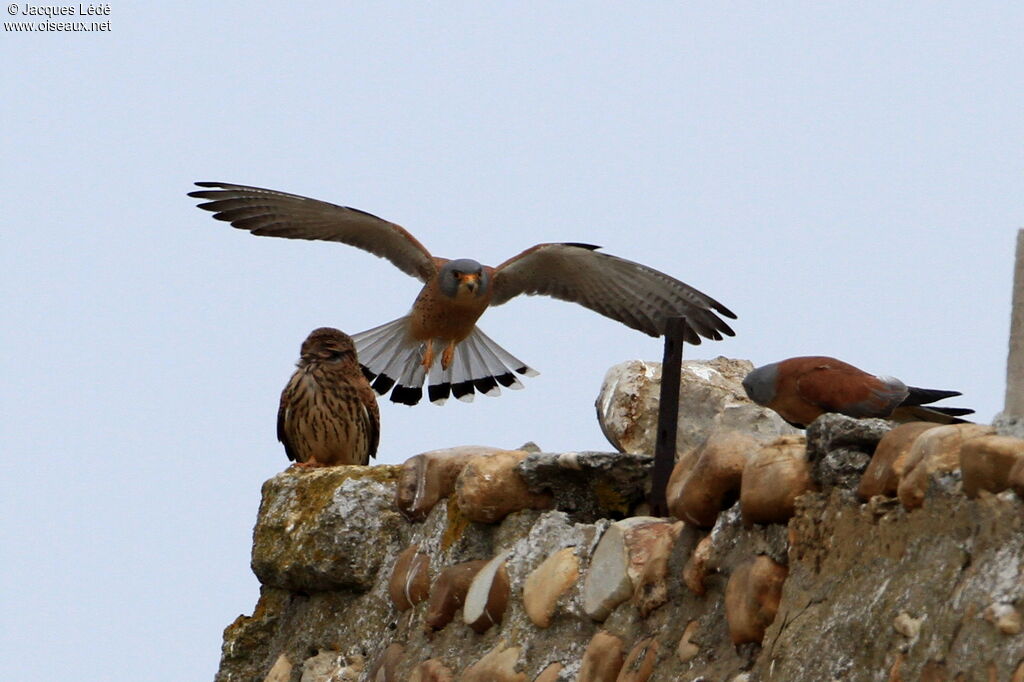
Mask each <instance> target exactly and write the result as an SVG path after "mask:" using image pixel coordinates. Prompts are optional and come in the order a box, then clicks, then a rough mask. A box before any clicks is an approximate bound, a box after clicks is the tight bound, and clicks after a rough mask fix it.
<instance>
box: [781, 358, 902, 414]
mask: <svg viewBox="0 0 1024 682" xmlns="http://www.w3.org/2000/svg"><path fill="white" fill-rule="evenodd" d="M842 365H845V363H842ZM842 365H841V366H838V367H832V366H820V367H816V368H814V369H813V370H809V371H807V372H805V373H804V374H803V375H802V376H801V377H800V379H799V380H798V381H797V384H796V385H797V391H799V393H800V396H801V397H802V398H803V399H804V400H806V401H807V402H809V403H813V404H815V405H818V406H819V407H821V408H822V409H824V410H825V411H826V412H839V413H841V414H845V415H847V416H850V417H887V416H889V414H891V413H892V411H893V410H894V409H895V408H896V406H897V405H899V404H900V402H902V401H903V399H904V398H906V397H907V387H906V386H905V385H904V384H903V382H901V381H900V380H899V379H893V378H892V377H876V376H873V375H871V374H868V373H867V372H863V371H861V370H859V369H857V368H856V367H852V366H842Z"/></svg>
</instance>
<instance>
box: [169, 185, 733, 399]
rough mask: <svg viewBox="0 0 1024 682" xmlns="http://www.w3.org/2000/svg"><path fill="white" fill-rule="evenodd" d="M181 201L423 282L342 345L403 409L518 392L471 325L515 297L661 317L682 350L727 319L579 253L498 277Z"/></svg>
mask: <svg viewBox="0 0 1024 682" xmlns="http://www.w3.org/2000/svg"><path fill="white" fill-rule="evenodd" d="M196 184H197V185H198V186H200V187H205V188H211V189H204V190H201V191H196V192H191V193H190V194H189V196H191V197H196V198H199V199H208V200H209V201H207V202H206V203H202V204H199V208H202V209H206V210H207V211H211V212H213V214H214V216H213V217H214V218H216V219H218V220H224V221H226V222H229V223H231V225H232V226H234V227H237V228H239V229H242V230H248V231H250V232H252V233H253V234H256V235H263V236H270V237H286V238H289V239H315V240H324V241H335V242H342V243H344V244H349V245H351V246H355V247H358V248H360V249H364V250H366V251H369V252H370V253H372V254H374V255H375V256H379V257H381V258H386V259H388V260H389V261H391V262H392V263H393V264H394V265H395V266H397V267H398V269H399V270H401V271H402V272H404V273H406V274H408V275H411V276H413V277H415V278H417V279H419V280H420V281H421V282H423V289H422V290H421V291H420V293H419V295H418V296H417V297H416V301H415V302H414V303H413V306H412V310H411V311H410V312H409V314H408V315H406V316H404V317H400V318H398V319H397V320H393V321H391V322H388V323H387V324H384V325H381V326H379V327H375V328H373V329H370V330H368V331H365V332H362V333H360V334H356V335H355V336H354V337H353V340H354V341H355V344H356V347H357V348H358V349H359V357H360V360H361V362H362V366H363V371H364V372H365V373H366V375H367V377H368V378H369V379H371V380H373V388H374V389H375V390H376V391H377V392H378V393H380V394H382V395H383V394H384V393H387V391H388V390H389V389H390V388H391V387H392V386H394V390H393V391H392V393H391V400H392V401H393V402H397V403H404V404H406V405H415V404H416V403H418V402H419V401H420V398H421V397H422V396H423V382H424V380H425V379H429V381H428V397H429V398H430V400H431V402H434V403H443V402H444V401H445V400H446V399H447V398H448V396H449V395H454V396H455V397H456V398H459V399H461V400H465V401H469V400H472V399H473V392H474V390H476V391H479V392H481V393H483V394H485V395H497V394H498V393H499V392H500V389H499V388H498V386H499V384H500V385H501V386H505V387H507V388H522V384H521V383H519V380H518V379H517V378H516V377H515V374H514V373H518V374H523V375H526V376H533V375H536V372H535V371H534V370H532V369H530V368H529V367H528V366H527V365H526V364H525V363H524V362H522V361H520V360H518V359H517V358H515V357H514V356H513V355H512V354H511V353H509V352H508V351H506V350H505V349H503V348H502V347H501V346H499V345H498V344H496V343H495V342H494V341H492V340H491V339H490V338H488V337H487V336H486V335H485V334H484V333H483V332H482V331H481V330H480V329H479V328H478V327H477V326H476V321H477V319H478V318H479V317H480V315H482V314H483V312H484V310H486V309H487V308H488V306H493V305H501V304H502V303H505V302H507V301H508V300H510V299H512V298H514V297H516V296H519V295H520V294H528V295H536V294H543V295H546V296H552V297H554V298H558V299H561V300H563V301H571V302H573V303H579V304H580V305H582V306H585V307H587V308H590V309H591V310H593V311H595V312H598V313H600V314H602V315H604V316H606V317H610V318H611V319H613V320H617V321H619V322H621V323H623V324H625V325H627V326H629V327H632V328H633V329H637V330H639V331H642V332H644V333H645V334H649V335H651V336H660V335H662V334H663V333H664V332H665V321H666V319H667V318H669V317H675V316H681V317H684V318H685V319H686V322H687V325H686V336H685V340H686V341H688V342H689V343H692V344H699V343H700V337H701V336H703V337H706V338H709V339H715V340H720V339H721V338H722V335H723V334H725V335H728V336H732V335H733V330H732V329H730V328H729V325H728V324H726V323H725V321H724V320H723V319H722V318H721V317H719V316H718V315H717V314H716V312H717V313H719V314H721V315H724V316H725V317H730V318H734V319H735V317H736V316H735V315H734V314H733V313H732V311H730V310H729V309H728V308H726V307H725V306H723V305H722V304H721V303H719V302H718V301H716V300H715V299H713V298H711V297H710V296H707V295H705V294H703V293H701V292H699V291H697V290H696V289H694V288H693V287H690V286H688V285H686V284H684V283H682V282H680V281H679V280H677V279H674V278H673V277H670V276H668V275H666V274H665V273H662V272H658V271H657V270H654V269H653V268H649V267H647V266H646V265H641V264H639V263H634V262H631V261H628V260H624V259H622V258H618V257H616V256H612V255H610V254H607V253H601V252H599V251H597V249H598V248H599V247H597V246H591V245H589V244H575V243H565V244H538V245H536V246H533V247H530V248H529V249H526V250H525V251H523V252H522V253H520V254H519V255H517V256H513V257H512V258H510V259H508V260H507V261H505V262H504V263H502V264H501V265H499V266H498V267H496V268H494V267H489V266H485V265H481V264H480V263H478V262H476V261H475V260H471V259H469V258H459V259H457V260H448V259H446V258H437V257H434V256H432V255H431V254H430V252H429V251H427V249H426V248H425V247H424V246H423V245H422V244H421V243H420V242H419V241H418V240H417V239H416V238H415V237H413V236H412V235H411V234H409V232H408V231H406V230H405V229H404V228H402V227H400V226H399V225H396V224H395V223H391V222H388V221H386V220H383V219H381V218H378V217H377V216H374V215H371V214H369V213H366V212H364V211H360V210H358V209H354V208H347V207H344V206H336V205H334V204H329V203H326V202H323V201H317V200H316V199H309V198H306V197H302V196H298V195H295V194H286V193H284V192H276V191H274V190H268V189H260V188H258V187H246V186H244V185H232V184H227V183H220V182H197V183H196Z"/></svg>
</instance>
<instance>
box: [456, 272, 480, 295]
mask: <svg viewBox="0 0 1024 682" xmlns="http://www.w3.org/2000/svg"><path fill="white" fill-rule="evenodd" d="M460 284H462V286H464V287H466V289H468V290H469V293H471V294H474V293H476V290H477V287H479V286H480V275H479V274H478V273H475V272H467V273H465V274H463V275H462V277H461V278H460Z"/></svg>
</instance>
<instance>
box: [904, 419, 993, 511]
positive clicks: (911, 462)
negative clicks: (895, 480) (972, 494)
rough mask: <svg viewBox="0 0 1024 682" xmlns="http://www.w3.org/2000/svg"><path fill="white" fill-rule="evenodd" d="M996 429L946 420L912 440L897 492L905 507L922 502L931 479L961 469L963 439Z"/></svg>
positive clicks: (983, 434) (915, 505)
mask: <svg viewBox="0 0 1024 682" xmlns="http://www.w3.org/2000/svg"><path fill="white" fill-rule="evenodd" d="M992 433H995V429H993V428H992V427H991V426H985V425H982V424H969V423H968V424H948V425H945V426H939V427H937V428H934V429H929V430H927V431H925V432H924V433H922V434H921V435H920V436H918V437H917V439H916V440H914V444H913V445H911V446H910V452H909V453H907V463H906V467H907V468H906V473H904V475H903V478H902V479H901V480H900V483H899V486H898V487H897V489H896V494H897V496H898V497H899V499H900V502H901V503H902V504H903V507H904V508H905V509H907V510H911V509H917V508H918V507H920V506H921V505H922V504H924V498H925V492H926V491H927V489H928V484H929V482H930V481H931V480H932V479H938V478H939V477H940V476H941V475H942V474H945V473H948V472H953V471H956V472H959V470H960V448H961V447H962V446H963V444H964V442H965V441H967V440H969V439H971V438H977V437H978V436H985V435H989V434H992Z"/></svg>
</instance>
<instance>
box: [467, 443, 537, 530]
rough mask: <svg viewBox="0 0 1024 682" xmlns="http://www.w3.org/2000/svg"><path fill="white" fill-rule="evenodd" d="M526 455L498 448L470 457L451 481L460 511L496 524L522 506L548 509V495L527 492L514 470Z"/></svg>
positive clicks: (477, 519)
mask: <svg viewBox="0 0 1024 682" xmlns="http://www.w3.org/2000/svg"><path fill="white" fill-rule="evenodd" d="M527 457H528V455H527V454H526V453H525V452H523V451H521V450H499V451H498V452H492V453H491V454H489V455H485V456H482V457H474V458H473V459H472V460H470V462H469V463H468V464H466V466H465V467H464V468H463V469H462V473H460V474H459V477H458V479H457V480H456V481H455V495H456V498H457V499H458V502H459V509H460V510H461V511H462V514H463V515H464V516H465V517H466V518H467V519H469V520H470V521H476V522H479V523H496V522H498V521H501V520H502V519H503V518H505V517H506V516H508V515H509V514H511V513H512V512H517V511H521V510H523V509H550V508H551V505H552V502H551V496H550V495H548V494H546V493H532V492H530V490H529V489H528V488H527V485H526V483H525V481H524V480H523V478H522V476H521V475H520V474H519V472H518V471H517V468H516V467H517V465H518V464H519V463H520V462H521V461H523V460H524V459H526V458H527Z"/></svg>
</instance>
